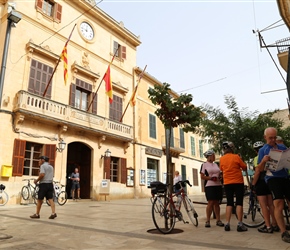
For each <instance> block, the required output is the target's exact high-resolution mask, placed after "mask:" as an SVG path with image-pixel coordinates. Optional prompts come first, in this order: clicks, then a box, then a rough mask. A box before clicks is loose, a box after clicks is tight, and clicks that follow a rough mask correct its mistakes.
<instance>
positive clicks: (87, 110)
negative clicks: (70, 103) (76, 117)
mask: <svg viewBox="0 0 290 250" xmlns="http://www.w3.org/2000/svg"><path fill="white" fill-rule="evenodd" d="M120 46H121V45H120V44H118V48H117V49H116V51H115V53H114V55H113V57H112V60H111V62H110V64H109V65H108V68H109V67H110V66H111V65H112V63H113V61H114V59H115V57H116V55H117V53H118V51H119V48H120ZM108 68H107V70H106V72H105V74H104V76H103V78H102V80H101V82H100V84H99V86H98V88H97V90H96V91H95V93H94V96H93V98H92V101H91V102H90V105H89V106H88V109H87V112H88V111H89V109H90V107H91V106H92V103H93V101H94V99H95V97H96V95H97V93H98V91H99V89H100V87H101V84H102V82H103V80H104V77H105V75H106V73H107V71H108Z"/></svg>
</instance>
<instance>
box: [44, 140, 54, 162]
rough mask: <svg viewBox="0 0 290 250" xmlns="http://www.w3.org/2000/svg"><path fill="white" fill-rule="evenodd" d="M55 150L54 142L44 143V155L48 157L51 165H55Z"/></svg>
mask: <svg viewBox="0 0 290 250" xmlns="http://www.w3.org/2000/svg"><path fill="white" fill-rule="evenodd" d="M55 152H56V146H55V144H45V148H44V155H45V156H47V157H48V158H49V164H50V165H51V166H53V167H55Z"/></svg>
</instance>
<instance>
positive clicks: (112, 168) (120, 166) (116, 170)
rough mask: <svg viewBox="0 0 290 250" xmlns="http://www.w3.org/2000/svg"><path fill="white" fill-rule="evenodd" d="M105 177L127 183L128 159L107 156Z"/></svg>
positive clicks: (105, 159) (112, 180)
mask: <svg viewBox="0 0 290 250" xmlns="http://www.w3.org/2000/svg"><path fill="white" fill-rule="evenodd" d="M104 178H105V179H109V180H110V181H111V182H121V183H123V184H126V183H127V160H126V159H125V158H117V157H105V158H104Z"/></svg>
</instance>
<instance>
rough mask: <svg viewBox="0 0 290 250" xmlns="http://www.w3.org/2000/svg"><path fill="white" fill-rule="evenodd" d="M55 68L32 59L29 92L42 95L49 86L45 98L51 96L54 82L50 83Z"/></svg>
mask: <svg viewBox="0 0 290 250" xmlns="http://www.w3.org/2000/svg"><path fill="white" fill-rule="evenodd" d="M52 72H53V68H52V67H50V66H48V65H46V64H44V63H41V62H39V61H36V60H34V59H32V60H31V65H30V74H29V83H28V92H30V93H33V94H36V95H40V96H42V95H43V94H44V92H45V90H46V88H47V91H46V94H45V98H49V99H50V98H51V88H52V82H51V83H50V84H49V85H48V87H47V84H48V82H49V79H50V77H51V75H52Z"/></svg>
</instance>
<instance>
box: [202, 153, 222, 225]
mask: <svg viewBox="0 0 290 250" xmlns="http://www.w3.org/2000/svg"><path fill="white" fill-rule="evenodd" d="M203 155H204V157H205V158H206V159H207V161H206V162H205V163H203V164H202V168H201V171H200V177H201V179H203V180H206V181H207V182H206V185H205V196H206V200H207V202H208V203H207V207H206V222H205V227H210V216H211V214H212V212H213V211H214V213H215V216H216V225H217V226H219V227H223V226H224V223H222V221H221V220H220V204H219V202H220V200H222V198H223V191H222V184H221V181H220V168H219V167H218V165H217V164H216V163H214V161H215V153H214V151H213V150H208V151H206V152H205V153H204V154H203Z"/></svg>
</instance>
